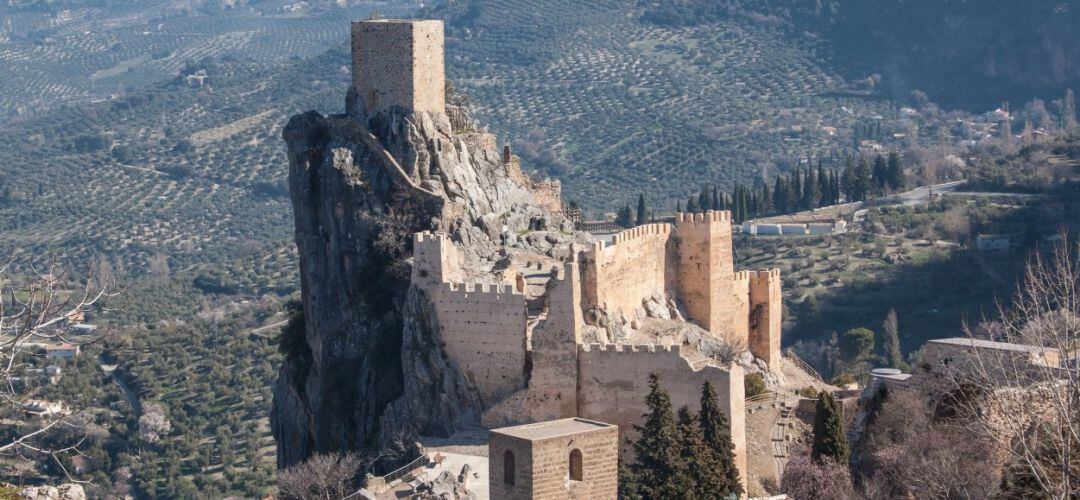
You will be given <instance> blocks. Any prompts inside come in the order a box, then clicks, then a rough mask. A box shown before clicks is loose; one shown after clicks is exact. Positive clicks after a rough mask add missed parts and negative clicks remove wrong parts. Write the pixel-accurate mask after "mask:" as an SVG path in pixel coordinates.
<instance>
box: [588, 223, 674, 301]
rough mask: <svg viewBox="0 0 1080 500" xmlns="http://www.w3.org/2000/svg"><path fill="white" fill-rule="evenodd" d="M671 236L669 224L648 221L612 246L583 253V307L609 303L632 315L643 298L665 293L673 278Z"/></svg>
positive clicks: (599, 246)
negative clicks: (670, 249) (669, 244)
mask: <svg viewBox="0 0 1080 500" xmlns="http://www.w3.org/2000/svg"><path fill="white" fill-rule="evenodd" d="M670 236H671V225H669V224H645V225H643V226H638V227H635V228H633V229H628V230H626V231H623V232H621V233H619V234H616V235H615V237H614V242H613V243H612V244H611V245H605V243H604V242H602V241H601V242H596V243H594V244H593V247H592V248H591V249H589V250H588V251H587V252H585V254H584V256H583V257H584V261H585V263H586V264H585V265H584V266H582V290H583V293H584V295H585V300H584V302H583V307H585V309H589V308H592V307H595V306H599V305H602V304H606V305H607V306H608V308H609V310H610V311H621V312H622V313H623V315H625V316H626V317H627V318H632V317H634V311H635V310H637V309H641V301H642V299H644V298H647V297H650V296H652V295H656V294H661V295H662V294H663V293H664V292H665V291H666V290H667V288H668V283H669V281H670V280H672V279H673V277H672V276H671V274H672V273H673V266H672V264H671V262H670V255H671V253H670V252H669V251H668V242H669V239H670Z"/></svg>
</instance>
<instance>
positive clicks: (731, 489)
mask: <svg viewBox="0 0 1080 500" xmlns="http://www.w3.org/2000/svg"><path fill="white" fill-rule="evenodd" d="M698 421H699V422H700V425H701V435H702V438H703V439H704V441H705V444H706V445H707V446H708V447H709V448H710V449H712V451H713V452H714V453H716V460H717V465H716V468H714V469H713V471H714V472H713V474H715V475H716V476H717V477H718V478H720V479H721V481H722V482H723V486H722V487H721V488H720V489H719V490H718V491H719V492H720V493H722V494H724V495H730V494H734V495H736V496H738V495H741V494H742V492H743V487H742V483H741V482H740V481H739V470H738V468H736V467H735V444H734V443H733V442H732V441H731V428H730V427H729V426H728V422H727V417H725V416H724V412H723V410H721V409H720V402H719V400H717V398H716V391H715V390H714V389H713V386H712V384H711V383H709V381H707V380H706V381H705V383H704V384H702V386H701V414H700V415H698Z"/></svg>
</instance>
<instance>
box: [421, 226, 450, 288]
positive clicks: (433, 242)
mask: <svg viewBox="0 0 1080 500" xmlns="http://www.w3.org/2000/svg"><path fill="white" fill-rule="evenodd" d="M460 265H461V255H460V253H459V252H458V249H457V247H455V246H454V244H453V242H451V241H450V238H449V237H447V236H446V235H445V234H433V233H431V232H428V231H424V232H422V233H416V234H414V235H413V269H412V282H413V283H414V284H416V285H418V286H421V287H429V286H430V285H434V284H440V283H444V282H449V281H454V280H455V278H456V275H457V269H458V266H460Z"/></svg>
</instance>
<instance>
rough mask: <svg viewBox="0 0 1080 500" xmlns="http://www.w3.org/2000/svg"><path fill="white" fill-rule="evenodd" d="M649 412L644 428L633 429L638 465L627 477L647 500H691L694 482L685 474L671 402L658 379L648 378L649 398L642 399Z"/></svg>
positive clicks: (652, 375)
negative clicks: (631, 476) (666, 499)
mask: <svg viewBox="0 0 1080 500" xmlns="http://www.w3.org/2000/svg"><path fill="white" fill-rule="evenodd" d="M645 404H646V406H648V408H649V412H648V413H646V414H645V415H643V417H644V420H645V423H644V425H640V426H639V425H635V426H634V429H635V430H636V431H637V432H638V434H639V435H640V436H641V437H639V438H638V440H637V441H636V442H635V443H634V454H635V456H636V457H637V462H636V463H634V464H633V465H631V466H630V473H631V474H632V475H633V477H634V481H635V482H636V483H637V485H638V488H639V489H638V491H639V492H640V494H641V496H642V497H643V498H646V499H659V498H675V499H678V498H687V499H689V498H693V497H692V496H690V495H689V494H690V493H692V490H693V481H692V480H691V479H690V477H689V475H688V474H687V472H686V462H685V461H684V460H683V459H682V453H681V450H680V446H679V432H678V429H677V427H676V425H675V414H674V413H673V412H672V410H671V398H670V397H669V396H668V393H667V391H664V390H663V389H661V388H660V380H659V377H657V376H656V374H655V373H653V374H650V375H649V394H648V395H647V396H645Z"/></svg>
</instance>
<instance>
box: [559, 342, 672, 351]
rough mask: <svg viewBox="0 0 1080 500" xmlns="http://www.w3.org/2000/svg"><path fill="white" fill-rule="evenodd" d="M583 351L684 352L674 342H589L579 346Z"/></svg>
mask: <svg viewBox="0 0 1080 500" xmlns="http://www.w3.org/2000/svg"><path fill="white" fill-rule="evenodd" d="M578 348H579V349H580V351H581V352H626V353H638V352H648V353H657V352H679V353H681V352H682V348H681V347H680V346H677V345H674V344H664V345H657V344H619V343H616V344H598V343H589V344H581V345H579V346H578Z"/></svg>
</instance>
